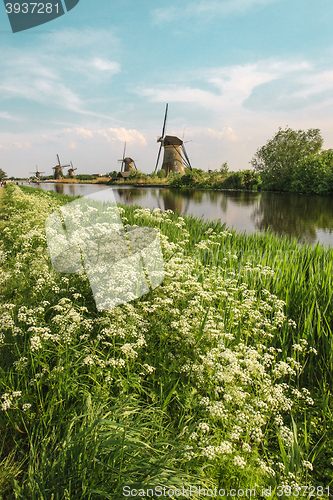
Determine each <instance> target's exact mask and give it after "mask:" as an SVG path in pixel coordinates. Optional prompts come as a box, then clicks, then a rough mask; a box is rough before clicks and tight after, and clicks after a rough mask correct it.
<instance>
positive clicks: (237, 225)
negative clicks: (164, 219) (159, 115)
mask: <svg viewBox="0 0 333 500" xmlns="http://www.w3.org/2000/svg"><path fill="white" fill-rule="evenodd" d="M30 185H31V186H34V187H39V189H45V190H53V191H56V192H58V193H61V194H69V195H71V196H77V195H81V196H85V195H88V194H92V193H96V192H97V191H101V190H104V189H112V190H113V191H114V194H115V197H116V200H117V202H118V203H122V204H124V205H135V204H136V205H139V206H142V207H147V208H150V209H153V208H160V209H161V210H167V209H171V210H173V211H176V210H179V212H181V213H182V214H187V215H194V216H196V217H199V218H200V217H202V218H203V219H209V220H217V219H219V220H221V221H222V222H225V223H226V225H227V227H229V228H231V227H233V228H234V229H236V230H237V231H246V232H247V233H253V232H263V231H266V230H267V229H268V228H270V229H271V230H272V231H273V232H274V233H276V234H277V235H289V236H292V237H299V241H300V243H308V244H310V245H314V244H315V243H317V242H319V243H320V244H323V245H333V198H332V197H329V196H316V195H311V196H310V195H300V194H289V193H288V194H285V193H269V192H266V193H260V192H246V191H224V192H219V191H193V192H186V193H184V192H180V191H177V190H170V189H166V188H155V187H152V188H136V187H132V186H124V187H121V188H120V187H115V186H105V185H103V184H60V183H40V184H38V185H37V184H33V183H31V184H30Z"/></svg>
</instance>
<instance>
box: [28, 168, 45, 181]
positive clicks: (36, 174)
mask: <svg viewBox="0 0 333 500" xmlns="http://www.w3.org/2000/svg"><path fill="white" fill-rule="evenodd" d="M29 174H35V177H37V179H40V174H45V172H39V171H38V165H36V172H29Z"/></svg>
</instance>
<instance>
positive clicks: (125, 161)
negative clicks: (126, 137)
mask: <svg viewBox="0 0 333 500" xmlns="http://www.w3.org/2000/svg"><path fill="white" fill-rule="evenodd" d="M125 151H126V142H125V145H124V152H123V157H122V159H121V160H118V162H121V168H120V174H121V176H122V177H128V176H129V174H130V172H131V171H132V170H137V168H136V165H135V161H134V160H133V158H130V157H129V156H126V158H125Z"/></svg>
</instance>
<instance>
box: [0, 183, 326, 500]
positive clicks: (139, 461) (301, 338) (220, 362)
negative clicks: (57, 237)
mask: <svg viewBox="0 0 333 500" xmlns="http://www.w3.org/2000/svg"><path fill="white" fill-rule="evenodd" d="M3 191H4V193H3V198H2V205H1V220H0V226H1V245H2V246H1V247H0V265H1V268H0V294H1V308H0V356H1V360H2V361H1V365H0V401H1V403H0V436H1V439H0V442H1V443H2V444H1V448H0V464H1V466H0V495H1V494H2V498H6V499H7V498H8V499H12V498H17V499H22V500H23V499H24V500H26V499H32V500H42V499H45V500H49V499H53V500H63V499H98V498H109V499H114V500H118V499H119V498H122V497H123V487H124V486H125V485H132V486H133V488H136V489H138V490H140V488H142V489H144V490H146V489H147V488H148V487H149V488H154V487H155V486H157V485H166V486H167V487H168V488H169V489H175V488H182V487H183V486H184V487H185V488H186V487H187V486H188V485H193V486H194V485H197V486H198V485H201V487H202V488H206V490H207V488H212V489H214V488H215V487H219V488H224V489H225V490H226V491H227V490H228V489H230V488H242V489H244V490H245V489H246V488H254V489H256V493H257V494H256V497H257V498H271V499H273V498H276V494H277V492H278V491H279V492H281V487H283V488H285V489H284V490H283V491H284V493H285V495H281V496H279V498H283V499H285V498H296V497H298V496H302V494H303V493H304V491H305V490H304V489H303V490H302V492H301V493H300V492H298V494H297V489H296V486H297V484H298V485H300V486H301V485H302V486H306V485H307V486H310V485H313V486H314V487H315V490H307V492H306V494H305V495H304V496H303V497H306V498H310V496H309V493H311V491H312V492H315V493H314V494H315V495H316V497H320V498H324V499H328V494H327V492H328V490H327V488H328V487H329V485H331V488H333V484H332V475H333V453H332V441H333V413H332V412H333V405H332V388H333V375H332V374H333V340H332V332H331V328H332V321H333V303H332V290H333V283H332V281H333V276H332V262H333V259H332V257H333V255H332V250H326V249H324V248H322V247H320V246H319V245H317V246H316V247H314V248H311V247H308V246H302V247H299V246H298V245H297V242H296V241H295V240H293V241H289V240H288V239H287V238H284V239H278V238H277V237H274V236H273V235H271V234H269V233H267V234H265V235H255V234H254V235H249V236H246V235H245V234H237V233H235V232H234V231H230V230H227V229H226V228H225V226H224V225H221V223H219V222H218V223H216V222H204V221H201V220H198V219H196V218H194V217H184V218H183V217H181V216H179V214H174V213H172V212H171V211H166V212H161V211H160V210H154V211H152V212H151V211H149V210H148V209H142V208H139V207H135V206H131V207H120V208H119V210H120V212H121V216H122V221H123V224H124V225H125V226H126V225H131V226H132V225H137V226H150V227H155V228H156V229H158V231H159V232H160V237H161V244H162V247H163V254H164V260H165V271H166V277H165V280H164V281H163V283H162V285H161V286H159V287H158V288H156V289H155V290H153V291H151V292H150V293H149V294H147V295H145V296H143V297H141V298H139V299H136V300H134V301H132V302H130V303H128V304H124V305H122V306H119V307H115V308H114V309H111V310H108V311H102V312H98V311H97V309H96V306H95V302H94V298H93V295H92V292H91V289H90V286H89V283H88V281H87V277H86V275H85V274H81V275H76V274H60V273H58V272H56V271H54V270H53V268H52V266H51V263H50V259H49V254H48V251H47V248H46V237H45V229H44V228H45V220H46V218H47V217H48V215H49V214H50V213H52V212H53V211H54V210H56V209H58V208H59V207H60V206H61V205H63V204H65V203H67V202H68V201H69V200H70V198H69V197H63V196H60V195H56V194H54V193H51V192H49V191H42V190H34V189H32V188H25V187H18V186H16V185H14V184H10V185H8V186H7V187H6V188H4V189H3ZM270 486H271V487H272V494H271V496H270V497H264V496H263V494H262V487H264V488H266V489H267V488H269V487H270ZM278 486H280V490H277V487H278ZM290 488H293V489H294V493H295V494H291V495H290V494H289V493H290V491H291V490H290ZM317 488H319V489H317ZM139 495H140V494H139ZM141 496H142V495H141ZM139 497H140V496H138V498H139ZM133 498H134V497H133ZM184 498H190V497H189V496H188V495H185V496H184ZM191 498H199V496H198V495H197V496H196V495H194V494H192V496H191Z"/></svg>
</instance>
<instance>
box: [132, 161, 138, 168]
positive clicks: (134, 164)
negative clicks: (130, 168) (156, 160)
mask: <svg viewBox="0 0 333 500" xmlns="http://www.w3.org/2000/svg"><path fill="white" fill-rule="evenodd" d="M133 165H134V168H135V170H138V169H137V168H136V164H135V161H134V160H133Z"/></svg>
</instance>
